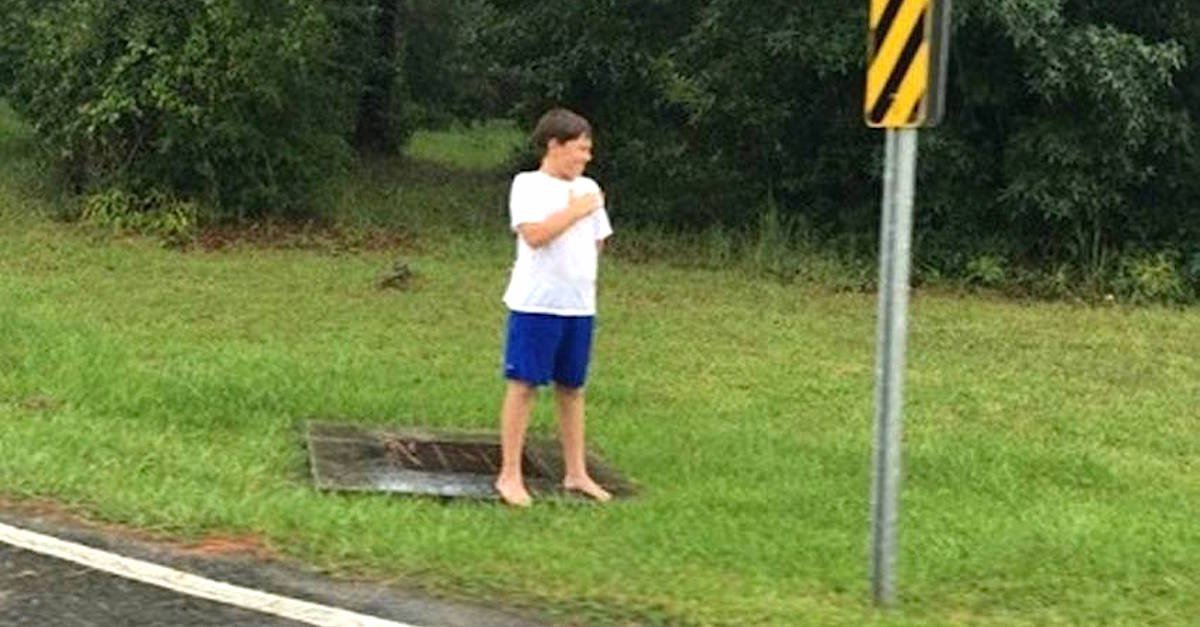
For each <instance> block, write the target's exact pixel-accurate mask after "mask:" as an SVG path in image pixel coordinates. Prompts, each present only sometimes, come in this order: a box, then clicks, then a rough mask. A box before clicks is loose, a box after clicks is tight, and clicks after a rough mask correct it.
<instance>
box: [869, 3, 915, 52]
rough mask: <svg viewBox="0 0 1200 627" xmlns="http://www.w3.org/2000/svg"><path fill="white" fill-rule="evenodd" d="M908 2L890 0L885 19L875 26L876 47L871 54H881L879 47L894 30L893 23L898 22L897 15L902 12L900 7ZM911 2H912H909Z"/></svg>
mask: <svg viewBox="0 0 1200 627" xmlns="http://www.w3.org/2000/svg"><path fill="white" fill-rule="evenodd" d="M905 1H906V0H889V2H888V3H887V7H885V8H884V9H883V17H881V18H879V24H877V25H876V26H875V42H874V43H875V47H874V48H872V49H871V53H872V54H875V53H877V52H879V47H880V46H882V45H883V38H884V37H887V33H888V31H889V30H891V29H892V22H894V21H896V14H897V13H899V12H900V5H902V4H904V3H905ZM909 1H911V0H909Z"/></svg>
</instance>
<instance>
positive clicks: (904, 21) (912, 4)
mask: <svg viewBox="0 0 1200 627" xmlns="http://www.w3.org/2000/svg"><path fill="white" fill-rule="evenodd" d="M928 5H929V0H909V1H908V2H905V3H904V4H903V5H901V7H900V11H899V13H897V14H896V19H895V21H893V22H892V27H891V28H890V29H888V32H887V36H886V38H885V39H884V40H883V45H881V46H879V50H876V51H875V58H874V59H871V67H869V68H867V104H866V106H867V110H870V109H871V108H872V107H874V106H875V102H876V101H878V100H879V94H880V92H882V91H883V86H884V85H886V84H887V80H888V77H889V76H891V74H892V70H894V69H895V68H896V61H897V60H899V58H900V51H902V50H904V44H905V43H906V42H907V41H908V36H909V35H910V34H911V33H912V30H913V27H915V26H916V24H917V20H919V19H921V16H922V15H924V14H925V7H927V6H928Z"/></svg>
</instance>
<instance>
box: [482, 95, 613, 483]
mask: <svg viewBox="0 0 1200 627" xmlns="http://www.w3.org/2000/svg"><path fill="white" fill-rule="evenodd" d="M533 142H534V145H536V146H537V147H538V148H539V149H540V150H541V151H542V160H541V166H540V167H539V168H538V169H537V170H534V171H531V172H521V173H520V174H517V175H516V177H514V178H513V182H512V190H511V192H510V195H509V212H510V216H511V222H512V229H513V231H514V232H516V234H517V259H516V263H515V264H514V265H513V269H512V277H511V279H510V280H509V284H508V289H507V290H506V291H505V293H504V303H505V304H506V305H507V306H508V309H509V318H508V334H507V339H506V342H505V349H504V377H505V379H506V380H507V388H506V390H505V394H504V402H503V405H502V407H501V410H500V450H501V459H502V462H501V468H500V473H499V476H497V477H496V483H495V486H496V491H497V492H499V493H500V498H501V499H503V500H504V502H505V503H508V504H509V505H515V506H518V507H527V506H528V505H529V504H530V501H531V499H530V496H529V492H528V490H526V489H525V480H524V477H523V475H522V471H521V454H522V450H523V448H524V446H525V429H526V427H527V426H528V424H529V414H530V411H531V410H532V409H533V402H534V400H535V398H536V396H537V388H538V386H541V385H545V384H548V383H549V382H550V381H553V382H554V384H555V387H554V392H555V401H556V405H557V413H558V419H559V428H560V431H561V434H560V437H561V441H562V449H563V466H564V469H565V473H564V477H563V487H564V488H566V489H567V490H573V491H577V492H581V493H583V494H585V495H587V496H590V497H592V498H594V499H596V500H598V501H607V500H609V499H610V498H611V495H610V494H609V493H608V492H607V491H606V490H605V489H604V488H602V487H600V485H599V484H597V483H596V482H595V481H593V480H592V478H591V477H590V476H589V475H588V472H587V468H586V465H585V462H584V459H585V458H584V437H583V431H584V429H583V422H584V420H583V409H584V400H583V397H584V394H583V391H584V390H583V387H584V380H585V378H586V376H587V367H588V361H589V359H590V354H591V345H592V321H593V318H594V316H595V314H596V270H597V265H598V262H599V258H600V250H601V249H602V248H603V246H604V240H605V239H606V238H607V237H608V236H609V235H611V234H612V227H611V226H610V224H609V221H608V214H607V212H606V211H605V210H604V195H603V193H601V191H600V186H599V185H597V184H596V182H595V181H593V180H592V179H590V178H588V177H586V176H583V170H584V168H585V167H586V166H587V164H588V162H589V161H591V160H592V129H591V125H590V124H588V121H587V120H585V119H584V118H583V117H582V116H579V115H577V114H575V113H573V112H571V111H568V110H566V109H552V110H550V111H548V112H546V114H545V115H543V116H542V117H541V119H540V120H538V123H537V127H536V128H535V129H534V131H533Z"/></svg>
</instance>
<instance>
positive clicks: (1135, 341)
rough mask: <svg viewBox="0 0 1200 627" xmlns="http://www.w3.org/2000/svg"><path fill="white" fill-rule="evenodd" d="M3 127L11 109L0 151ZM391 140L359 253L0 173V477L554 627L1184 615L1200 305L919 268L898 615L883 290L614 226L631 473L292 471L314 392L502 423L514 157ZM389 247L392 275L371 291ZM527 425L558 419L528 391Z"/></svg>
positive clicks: (607, 327)
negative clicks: (824, 283)
mask: <svg viewBox="0 0 1200 627" xmlns="http://www.w3.org/2000/svg"><path fill="white" fill-rule="evenodd" d="M465 141H466V140H464V142H465ZM28 149H29V145H28V142H27V139H26V137H25V135H24V134H23V131H22V130H21V129H20V128H19V127H17V126H16V125H14V123H13V122H12V121H11V118H10V117H8V116H0V154H3V155H5V156H6V157H12V156H13V155H19V154H24V153H25V152H27V151H28ZM427 149H431V148H426V149H423V150H427ZM401 167H402V164H401V163H400V162H380V163H376V164H372V165H371V166H370V167H367V168H365V169H364V171H363V172H362V173H360V176H359V178H358V179H356V180H355V181H352V182H351V183H350V184H348V185H347V188H346V191H345V193H344V195H343V198H342V200H343V202H344V203H345V207H344V208H345V210H346V211H348V212H351V213H353V212H354V211H357V212H358V215H360V216H376V218H375V219H377V220H378V222H379V223H380V224H384V225H393V226H396V225H403V226H405V228H407V229H408V230H409V234H410V236H411V237H410V240H409V242H410V243H409V244H407V245H405V246H404V247H402V248H397V249H387V250H381V251H357V252H356V251H353V250H351V251H345V250H341V249H328V250H301V249H274V248H256V247H250V246H236V247H233V248H231V249H229V250H225V251H221V252H205V251H203V250H192V251H189V252H177V251H171V250H166V249H163V248H162V247H161V246H159V245H157V244H155V243H154V242H151V241H147V240H142V239H137V238H115V239H105V240H97V239H95V238H93V237H91V236H89V235H88V234H87V233H86V232H85V231H81V230H79V229H77V228H75V227H71V226H68V225H61V224H57V223H52V222H48V221H46V220H44V219H42V218H39V217H37V216H38V214H39V213H41V212H42V209H44V206H45V201H42V200H39V197H38V196H37V195H36V194H34V193H33V192H31V191H30V190H32V189H35V188H36V187H37V186H36V185H31V184H26V183H27V182H26V181H25V179H23V178H21V177H22V176H25V175H20V176H18V175H17V174H5V175H3V177H2V178H0V216H2V220H3V222H0V478H2V479H0V481H2V483H0V493H4V494H7V495H8V496H9V497H18V498H32V497H48V498H53V499H56V500H58V501H60V502H62V503H65V504H67V505H69V506H70V507H72V508H74V509H76V510H77V511H80V512H83V513H86V514H87V515H89V516H92V517H95V518H97V519H101V520H105V521H115V522H120V523H125V524H130V525H136V526H138V527H142V528H146V529H150V530H154V531H157V532H161V533H166V534H171V535H179V536H188V537H193V536H197V535H200V534H204V533H209V532H236V533H254V534H259V535H260V536H262V537H263V538H264V539H265V540H266V541H267V542H268V543H269V544H270V545H271V546H272V547H275V548H276V549H278V550H280V551H282V552H285V553H287V554H289V555H293V556H297V557H299V558H302V559H305V560H307V561H309V562H311V563H313V564H316V565H318V566H320V567H323V568H327V569H330V570H334V571H341V572H356V573H367V574H371V575H374V576H377V577H380V578H388V579H402V580H404V581H407V582H410V583H415V584H418V585H421V586H424V587H426V588H428V589H430V590H433V591H436V592H439V593H442V594H446V595H450V596H455V597H461V598H467V599H475V600H481V599H490V600H493V601H499V602H502V603H505V604H510V605H514V606H527V607H534V608H538V609H539V610H542V611H546V612H548V613H549V614H550V615H551V616H553V617H556V618H557V619H559V620H562V621H565V622H573V623H591V622H594V623H610V622H613V623H630V622H633V623H652V624H653V623H687V624H737V625H744V624H821V625H830V624H833V625H837V624H844V625H858V624H887V625H926V624H1005V625H1009V624H1028V625H1045V624H1088V625H1091V624H1129V625H1140V624H1147V623H1154V624H1189V623H1191V622H1192V621H1194V619H1195V617H1196V616H1200V525H1197V524H1196V521H1197V520H1198V519H1200V472H1197V471H1198V470H1200V469H1198V468H1197V461H1196V460H1197V459H1200V442H1198V440H1197V438H1196V436H1195V434H1196V433H1197V429H1198V427H1200V418H1198V413H1200V412H1197V411H1196V406H1197V401H1198V400H1200V383H1198V382H1200V339H1198V338H1200V312H1197V311H1196V310H1173V309H1160V308H1144V309H1132V308H1124V307H1111V308H1085V307H1077V306H1071V305H1065V304H1018V303H1011V302H1005V301H998V300H991V299H983V298H965V297H956V296H941V295H933V294H925V293H918V294H917V295H916V296H915V297H914V299H913V304H912V312H911V313H912V328H911V338H910V360H909V369H908V379H907V380H908V403H907V409H906V412H907V413H906V416H905V418H906V433H905V455H906V459H905V462H906V468H905V472H906V482H905V485H904V493H903V506H902V521H901V554H900V556H899V589H900V597H901V601H900V604H899V606H898V607H897V608H896V609H895V610H894V611H892V612H877V611H875V610H873V609H872V608H871V606H870V604H869V601H868V599H869V595H868V592H867V581H866V566H867V545H866V541H867V531H868V519H867V513H868V508H867V498H868V489H869V484H870V478H869V464H870V436H871V419H872V385H873V380H872V367H873V360H874V357H873V350H874V346H873V342H874V322H873V318H874V314H875V302H874V296H873V295H872V294H861V293H834V292H831V291H829V290H825V289H822V288H819V287H810V286H807V285H806V284H791V285H783V284H779V283H776V282H771V281H764V280H762V279H761V278H756V275H754V274H753V273H749V272H746V271H745V270H744V269H740V268H735V269H730V270H706V269H696V268H691V267H686V266H685V265H678V264H671V263H668V262H666V261H653V260H652V261H640V260H639V261H636V262H635V261H634V260H633V256H629V255H625V256H623V255H622V254H621V252H620V250H619V249H618V251H617V254H616V255H615V256H614V257H612V258H609V259H607V260H606V265H605V267H604V269H603V272H602V274H603V276H602V281H603V287H602V293H601V318H600V322H599V328H598V336H597V346H596V363H595V368H594V373H593V379H592V385H591V392H590V395H589V416H590V422H589V439H590V441H591V442H592V443H593V444H594V445H595V446H597V447H598V448H599V449H600V450H601V451H602V452H603V454H604V456H605V457H606V458H607V459H608V460H609V461H610V462H612V463H613V464H615V465H616V466H617V467H618V468H620V469H621V470H623V471H624V472H626V473H627V474H628V475H630V476H631V477H632V478H633V479H635V480H636V481H637V482H639V483H640V484H641V486H642V487H643V493H642V495H641V496H640V497H638V498H636V499H634V500H630V501H626V502H620V503H616V504H613V505H611V506H608V507H573V506H562V505H555V504H552V503H540V504H537V505H536V506H535V507H534V508H533V509H532V510H530V511H525V512H518V511H511V510H508V509H504V508H501V507H498V506H494V505H486V504H478V503H458V502H440V501H436V500H429V499H407V498H398V497H388V496H362V495H360V496H339V495H331V494H322V493H319V492H316V491H315V490H313V489H312V488H311V486H310V485H309V483H308V476H307V468H306V461H305V452H304V450H303V447H302V445H303V442H302V438H301V432H300V429H299V421H301V420H302V419H304V418H305V417H310V416H331V417H339V418H343V419H346V420H351V421H358V422H364V423H379V424H394V425H409V424H421V425H429V426H434V427H464V428H491V427H493V426H494V423H495V420H496V414H497V409H498V403H499V398H500V394H501V390H502V385H501V382H500V380H499V378H498V361H499V350H500V339H501V338H500V333H501V325H502V321H503V316H504V312H503V310H502V306H501V304H500V302H499V296H500V293H501V291H502V289H503V285H504V281H505V279H506V270H507V266H508V264H509V263H511V255H512V251H511V242H510V241H509V239H508V237H509V236H508V235H507V234H506V232H505V230H504V228H503V202H504V201H503V198H499V199H497V198H494V197H492V195H494V194H500V195H501V196H502V195H503V193H504V182H503V180H498V179H497V178H496V177H495V176H490V175H489V176H485V175H482V174H471V173H468V172H453V171H451V172H449V173H447V172H446V171H445V169H444V167H445V166H440V167H441V169H439V168H438V167H432V166H427V165H426V166H422V165H419V164H417V165H409V166H403V167H405V168H406V169H404V170H402V171H401V170H398V169H397V168H401ZM11 171H20V172H25V173H26V174H27V175H29V176H33V175H35V174H36V171H35V170H34V169H25V170H23V169H20V168H16V169H14V170H10V172H11ZM439 172H441V174H439ZM616 222H617V227H618V231H619V232H618V239H616V240H614V243H617V242H619V241H620V240H619V238H620V237H621V233H620V222H619V220H616ZM460 231H461V232H465V233H468V235H462V234H461V233H460ZM633 239H636V238H633ZM400 256H402V257H404V258H406V259H407V260H408V261H409V262H410V263H411V264H412V265H413V267H414V268H416V270H417V272H418V273H419V275H420V280H419V281H418V283H417V285H416V287H414V288H413V289H412V290H410V291H392V290H379V289H377V288H376V287H375V280H376V278H377V277H378V276H379V275H380V273H381V272H382V271H384V270H386V269H387V268H388V267H389V266H390V264H391V263H392V261H393V260H394V259H395V258H396V257H400ZM533 428H534V429H535V430H537V431H541V432H550V431H552V429H553V427H552V416H551V414H550V413H549V407H548V403H542V404H541V405H540V406H539V408H538V410H537V414H536V417H535V424H534V427H533Z"/></svg>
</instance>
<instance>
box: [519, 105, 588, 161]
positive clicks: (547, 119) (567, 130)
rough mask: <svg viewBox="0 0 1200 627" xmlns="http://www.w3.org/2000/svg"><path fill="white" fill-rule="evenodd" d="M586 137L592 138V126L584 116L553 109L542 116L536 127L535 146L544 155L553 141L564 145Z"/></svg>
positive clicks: (565, 110)
mask: <svg viewBox="0 0 1200 627" xmlns="http://www.w3.org/2000/svg"><path fill="white" fill-rule="evenodd" d="M584 135H587V136H588V137H591V135H592V125H591V124H589V123H588V121H587V120H586V119H584V117H583V116H582V115H579V114H578V113H575V112H574V111H570V110H568V109H562V108H557V109H551V110H549V111H547V112H546V113H544V114H542V117H541V119H539V120H538V123H537V126H536V127H534V129H533V145H534V146H536V147H537V149H538V150H540V151H542V152H543V153H544V152H546V146H548V145H549V144H550V140H551V139H557V140H558V141H559V143H562V142H568V141H571V140H572V139H578V138H579V137H582V136H584Z"/></svg>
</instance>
